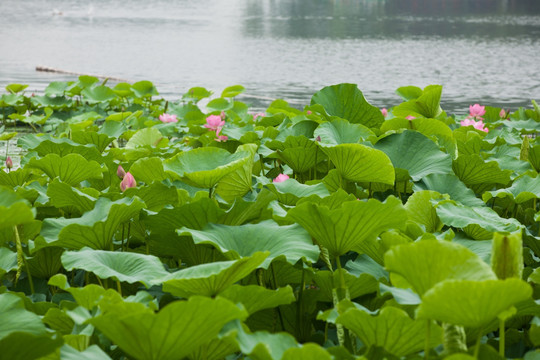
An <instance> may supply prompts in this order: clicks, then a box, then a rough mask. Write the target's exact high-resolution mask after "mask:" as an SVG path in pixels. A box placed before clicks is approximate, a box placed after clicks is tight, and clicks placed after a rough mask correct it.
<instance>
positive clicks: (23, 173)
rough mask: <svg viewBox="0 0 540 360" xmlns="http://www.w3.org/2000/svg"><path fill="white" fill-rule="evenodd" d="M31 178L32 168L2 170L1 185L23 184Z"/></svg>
mask: <svg viewBox="0 0 540 360" xmlns="http://www.w3.org/2000/svg"><path fill="white" fill-rule="evenodd" d="M31 178H32V171H31V170H30V169H23V168H19V169H17V170H13V169H12V170H11V171H10V172H8V173H7V172H5V171H0V185H6V186H8V187H11V188H14V187H17V186H22V185H24V184H25V183H26V182H27V181H29V180H30V179H31Z"/></svg>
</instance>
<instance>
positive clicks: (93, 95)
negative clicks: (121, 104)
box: [81, 85, 117, 104]
mask: <svg viewBox="0 0 540 360" xmlns="http://www.w3.org/2000/svg"><path fill="white" fill-rule="evenodd" d="M81 95H82V96H83V97H84V100H85V101H88V102H89V103H91V104H95V103H99V102H105V101H110V100H113V99H115V98H116V97H117V95H116V93H115V92H114V91H113V90H112V89H111V88H109V87H108V86H105V85H100V86H95V87H91V88H86V89H84V90H83V91H81Z"/></svg>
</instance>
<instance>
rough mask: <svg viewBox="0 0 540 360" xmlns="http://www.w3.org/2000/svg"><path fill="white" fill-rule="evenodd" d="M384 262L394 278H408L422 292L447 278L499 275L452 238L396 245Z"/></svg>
mask: <svg viewBox="0 0 540 360" xmlns="http://www.w3.org/2000/svg"><path fill="white" fill-rule="evenodd" d="M384 263H385V266H386V269H388V271H390V272H391V279H392V281H393V282H400V280H401V279H405V281H406V283H407V284H408V285H410V286H411V287H412V289H413V290H414V291H416V293H418V294H419V295H420V296H423V295H424V294H425V292H426V291H428V290H429V289H431V288H432V287H433V286H435V285H436V284H437V283H439V282H441V281H444V280H447V279H467V280H489V279H496V276H495V274H494V273H493V271H492V270H491V268H490V267H489V265H488V264H486V263H485V262H483V261H482V260H481V259H480V258H479V257H478V256H477V255H476V254H475V253H473V252H472V251H471V250H469V249H467V248H466V247H464V246H462V245H458V244H455V243H451V242H448V241H438V240H424V241H418V242H415V243H410V244H404V245H397V246H394V247H393V248H391V249H390V250H389V251H387V252H386V254H385V255H384ZM395 275H398V276H399V277H395ZM400 278H401V279H400ZM395 285H403V284H399V283H398V284H395Z"/></svg>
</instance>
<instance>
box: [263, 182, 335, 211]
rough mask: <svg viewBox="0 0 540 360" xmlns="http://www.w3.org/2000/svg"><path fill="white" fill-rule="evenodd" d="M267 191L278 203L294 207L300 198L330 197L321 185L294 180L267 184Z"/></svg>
mask: <svg viewBox="0 0 540 360" xmlns="http://www.w3.org/2000/svg"><path fill="white" fill-rule="evenodd" d="M267 186H268V189H270V191H272V192H273V193H274V194H276V195H277V198H278V200H279V202H280V203H282V204H285V205H295V204H296V203H297V202H298V200H300V199H301V198H305V197H309V196H311V195H316V196H319V197H321V198H322V197H325V196H328V195H330V193H329V192H328V189H327V188H326V186H325V185H324V184H323V183H318V184H316V185H306V184H301V183H299V182H298V181H296V180H295V179H287V181H282V182H277V183H271V184H268V185H267Z"/></svg>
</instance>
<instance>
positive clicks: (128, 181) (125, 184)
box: [120, 171, 137, 191]
mask: <svg viewBox="0 0 540 360" xmlns="http://www.w3.org/2000/svg"><path fill="white" fill-rule="evenodd" d="M135 186H137V182H136V181H135V178H134V177H133V175H131V173H130V172H129V171H128V172H127V173H126V175H124V178H123V179H122V182H121V183H120V190H122V191H125V190H126V189H127V188H133V187H135Z"/></svg>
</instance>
